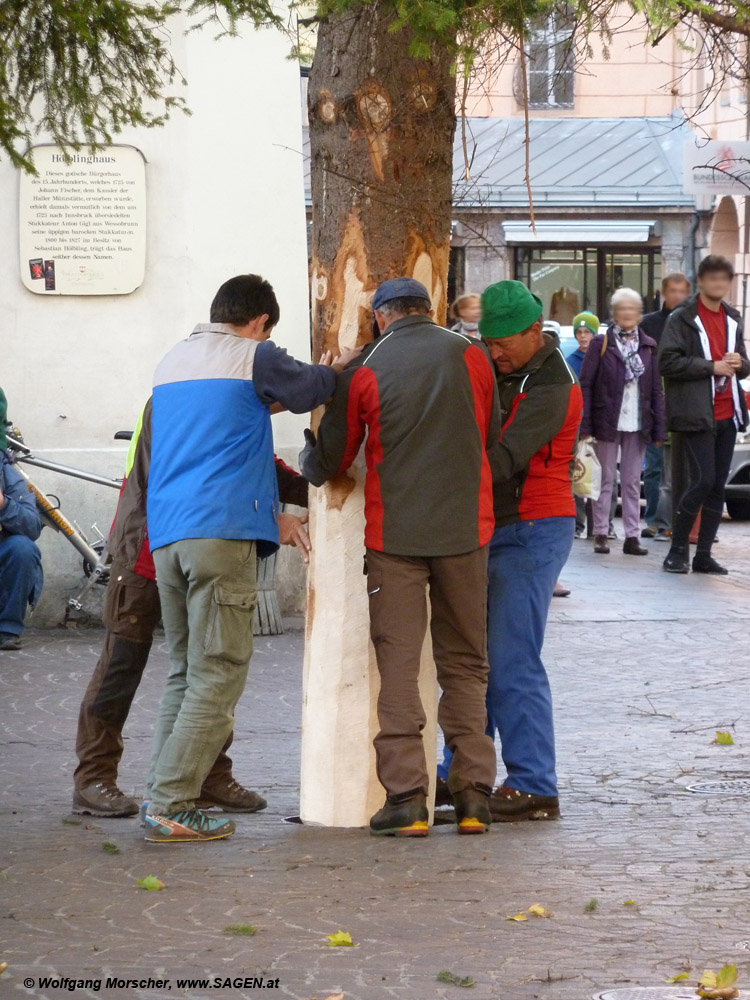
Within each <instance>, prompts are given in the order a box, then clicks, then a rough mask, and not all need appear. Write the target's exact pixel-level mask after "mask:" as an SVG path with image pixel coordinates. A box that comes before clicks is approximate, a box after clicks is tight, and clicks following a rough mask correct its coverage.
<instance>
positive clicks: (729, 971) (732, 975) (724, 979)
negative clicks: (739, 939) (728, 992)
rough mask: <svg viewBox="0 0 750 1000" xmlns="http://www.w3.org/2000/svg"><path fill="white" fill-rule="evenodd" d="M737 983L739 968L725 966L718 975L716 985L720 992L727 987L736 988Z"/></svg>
mask: <svg viewBox="0 0 750 1000" xmlns="http://www.w3.org/2000/svg"><path fill="white" fill-rule="evenodd" d="M736 982H737V966H736V965H728V964H727V965H723V966H722V967H721V968H720V969H719V971H718V972H717V973H716V985H717V987H718V988H719V989H720V990H723V989H725V988H726V987H727V986H734V984H735V983H736Z"/></svg>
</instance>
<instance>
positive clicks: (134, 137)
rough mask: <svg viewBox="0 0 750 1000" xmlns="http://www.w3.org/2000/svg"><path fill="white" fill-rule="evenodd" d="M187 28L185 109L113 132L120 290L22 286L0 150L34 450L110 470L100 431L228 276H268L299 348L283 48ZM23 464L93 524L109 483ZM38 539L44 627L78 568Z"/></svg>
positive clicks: (13, 320)
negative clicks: (133, 218) (132, 189)
mask: <svg viewBox="0 0 750 1000" xmlns="http://www.w3.org/2000/svg"><path fill="white" fill-rule="evenodd" d="M186 27H187V24H186V23H185V22H184V21H176V22H174V23H173V24H172V26H171V32H170V34H171V37H172V39H173V54H174V58H175V61H176V62H177V64H178V66H179V67H180V69H181V70H182V72H183V73H184V74H185V76H186V77H187V79H188V81H189V83H188V86H187V88H185V97H186V100H187V104H188V106H189V107H190V109H191V111H192V116H190V117H188V116H184V115H182V114H175V116H174V117H173V119H172V120H171V121H170V122H169V123H168V125H167V126H165V127H164V128H161V129H158V128H157V129H143V130H128V131H126V132H123V134H122V135H120V136H118V139H117V141H118V142H122V143H129V144H131V145H133V146H136V147H137V148H138V149H139V150H140V151H141V152H142V154H143V156H144V157H145V160H146V195H147V218H146V271H145V278H144V280H143V283H142V284H141V286H140V287H139V288H137V290H136V291H134V292H132V294H129V295H111V296H110V295H106V296H96V295H92V296H78V295H57V294H54V293H50V294H49V295H48V296H46V295H36V294H33V293H32V292H31V291H29V290H28V289H27V288H25V287H24V286H23V284H22V282H21V270H20V268H21V266H22V262H21V261H19V216H18V203H19V174H18V172H17V171H16V170H15V169H14V168H13V167H12V166H11V165H10V164H9V163H7V162H2V163H0V289H2V295H0V332H1V335H2V344H3V370H2V379H0V385H2V387H3V389H4V390H5V392H6V395H7V397H8V401H9V416H10V418H11V419H12V420H13V421H15V423H16V424H17V425H18V426H19V428H20V429H21V430H22V432H23V434H24V436H25V439H26V442H27V443H28V444H29V445H31V446H32V447H33V449H34V450H35V451H36V452H38V453H39V454H40V455H43V456H44V457H47V458H49V459H51V460H54V461H57V462H61V463H63V464H67V465H74V466H78V467H82V468H85V469H90V470H92V471H94V472H97V473H99V474H102V475H106V476H122V474H123V471H124V462H125V451H126V448H127V445H126V444H123V443H122V442H115V441H114V440H113V435H114V433H115V431H118V430H123V429H129V428H131V429H132V428H133V426H134V425H135V422H136V420H137V418H138V415H139V413H140V411H141V409H142V407H143V405H144V403H145V401H146V399H147V398H148V396H149V394H150V391H151V378H152V374H153V371H154V368H155V366H156V364H157V362H158V361H159V359H160V358H161V357H162V356H163V354H164V353H165V352H166V351H167V350H168V349H169V348H170V347H171V346H172V345H173V344H174V343H175V342H176V341H177V340H179V339H181V338H183V337H186V336H188V335H189V333H190V331H191V330H192V329H193V327H194V326H195V324H196V323H199V322H205V321H207V320H208V318H209V317H208V312H209V306H210V303H211V299H212V297H213V295H214V293H215V291H216V289H217V288H218V286H219V285H220V284H221V283H222V281H224V280H226V279H227V278H228V277H231V276H232V275H235V274H238V273H243V272H245V273H246V272H250V271H252V272H257V273H261V274H263V275H264V276H265V277H267V278H268V279H269V280H270V281H271V282H272V284H273V285H274V287H275V289H276V292H277V295H278V298H279V302H280V305H281V322H280V324H279V327H278V328H277V331H276V332H275V334H274V340H275V341H276V342H277V343H279V344H280V345H281V346H284V347H286V348H287V349H288V350H289V351H290V353H292V354H294V355H295V356H297V357H300V358H302V359H305V358H309V356H310V335H309V306H308V290H307V253H306V237H305V212H304V194H303V172H302V158H301V156H300V151H299V147H300V128H301V123H300V104H299V71H298V68H297V66H295V64H294V63H293V62H290V61H289V59H288V49H289V43H288V39H287V38H286V37H285V36H284V35H283V34H282V33H278V34H276V33H274V32H272V31H264V32H256V31H253V30H252V29H250V28H248V29H247V30H246V31H245V32H244V33H243V34H242V35H241V36H240V37H237V38H222V39H220V40H215V39H214V37H213V36H214V33H213V32H212V31H211V30H210V29H206V30H205V31H203V32H191V33H190V34H185V28H186ZM249 94H262V95H263V98H262V100H249V99H248V95H249ZM39 141H40V142H44V141H45V139H44V136H41V137H40V140H39ZM26 267H27V270H28V264H26ZM304 426H306V420H305V418H304V417H295V416H293V415H291V414H279V415H278V416H276V417H274V433H275V441H276V447H277V451H278V452H279V453H280V454H281V456H282V457H286V458H289V459H295V458H296V455H297V453H298V451H299V448H300V445H301V443H302V440H303V439H302V430H303V428H304ZM30 472H31V474H32V478H33V480H34V481H35V482H36V483H37V485H38V486H39V487H40V489H42V490H43V492H45V493H49V494H54V495H56V496H57V497H59V499H60V503H61V508H62V510H63V512H64V513H66V514H67V516H68V517H72V518H74V519H75V521H76V522H77V523H78V524H79V525H80V527H81V528H82V529H83V531H84V532H86V533H87V534H88V535H89V536H90V537H93V536H94V535H95V532H92V531H91V525H92V524H96V525H98V528H99V530H100V531H101V532H102V533H104V534H106V533H107V532H108V530H109V526H110V523H111V520H112V515H113V513H114V510H115V504H116V500H117V493H116V492H115V490H112V489H108V488H106V487H102V486H96V485H92V484H89V483H84V482H80V481H77V480H75V479H70V478H67V477H63V476H59V475H56V474H53V473H51V472H48V471H45V470H41V469H33V470H30ZM185 499H186V503H187V502H189V498H187V497H186V498H185ZM40 544H41V547H42V552H43V559H44V571H45V576H46V585H45V591H44V595H43V597H42V602H41V604H40V605H39V607H38V609H37V611H36V612H35V613H34V616H33V617H32V619H31V621H32V624H41V625H48V624H54V623H56V622H58V621H60V619H61V618H62V616H63V613H64V610H65V604H66V600H67V598H68V597H69V596H71V595H72V594H74V593H75V592H76V591H77V590H78V589H79V588H80V586H81V585H82V583H83V573H82V567H81V559H80V557H79V556H78V555H77V554H76V552H75V551H74V550H73V548H72V547H71V546H70V545H68V544H67V542H66V541H65V540H64V539H63V538H62V537H61V536H60V535H55V534H53V533H52V532H51V531H50V530H49V529H46V530H45V531H44V532H43V533H42V539H41V543H40ZM280 567H281V568H280V571H279V586H280V596H281V597H282V599H283V600H282V604H283V607H284V608H285V609H286V610H291V611H299V610H301V608H302V607H303V604H304V588H303V573H302V572H301V570H300V568H299V557H298V555H297V553H291V552H285V553H283V557H282V558H281V559H280ZM99 590H101V588H99ZM94 610H95V608H94Z"/></svg>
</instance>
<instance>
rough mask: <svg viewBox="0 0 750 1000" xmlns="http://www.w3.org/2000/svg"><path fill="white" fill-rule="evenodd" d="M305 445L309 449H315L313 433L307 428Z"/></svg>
mask: <svg viewBox="0 0 750 1000" xmlns="http://www.w3.org/2000/svg"><path fill="white" fill-rule="evenodd" d="M305 443H306V444H307V445H309V446H310V447H311V448H314V447H315V443H316V442H315V435H314V434H313V432H312V431H311V430H310V428H309V427H305Z"/></svg>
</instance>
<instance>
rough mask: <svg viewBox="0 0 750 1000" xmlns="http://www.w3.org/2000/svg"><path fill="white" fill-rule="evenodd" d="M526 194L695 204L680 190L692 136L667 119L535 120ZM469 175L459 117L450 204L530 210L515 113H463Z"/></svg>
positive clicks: (588, 202) (573, 201)
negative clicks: (472, 115)
mask: <svg viewBox="0 0 750 1000" xmlns="http://www.w3.org/2000/svg"><path fill="white" fill-rule="evenodd" d="M529 126H530V128H529V134H530V139H531V146H530V175H531V191H532V195H533V198H534V203H535V205H536V206H537V207H539V208H541V207H544V206H566V207H571V208H573V207H579V206H580V207H586V206H597V207H604V206H608V205H611V206H615V207H623V206H633V207H636V206H648V205H651V206H657V207H670V206H679V205H691V206H692V205H693V203H694V202H693V198H692V197H691V196H690V195H686V194H684V193H683V190H682V147H683V142H684V140H685V139H686V138H689V137H690V136H691V135H692V134H693V133H692V131H691V130H690V128H689V127H688V126H687V125H686V123H685V120H684V118H683V117H682V116H679V117H678V116H677V115H675V116H673V117H669V118H532V119H531V121H530V122H529ZM466 138H467V147H468V153H469V163H470V174H471V178H470V180H468V181H467V180H466V179H465V177H464V155H463V149H462V139H461V122H460V121H459V123H458V128H457V129H456V142H455V147H454V153H453V163H454V190H455V196H454V205H455V206H456V207H457V208H459V207H463V208H468V207H472V208H474V207H480V206H487V207H490V208H491V207H499V206H503V207H511V206H526V207H528V195H527V192H526V183H525V180H524V164H525V145H524V139H525V131H524V122H523V119H519V118H468V119H467V120H466Z"/></svg>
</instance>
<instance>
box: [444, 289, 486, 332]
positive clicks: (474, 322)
mask: <svg viewBox="0 0 750 1000" xmlns="http://www.w3.org/2000/svg"><path fill="white" fill-rule="evenodd" d="M448 315H449V316H450V318H451V319H452V320H453V321H454V322H453V326H452V327H451V330H456V331H457V332H458V333H463V335H464V336H465V337H472V338H473V339H474V340H479V339H481V338H480V336H479V320H480V318H481V315H482V309H481V305H480V298H479V296H478V295H476V294H475V293H474V292H467V293H466V294H465V295H459V297H458V298H457V299H456V301H455V302H454V303H453V305H452V306H451V307H450V312H449V313H448Z"/></svg>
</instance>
